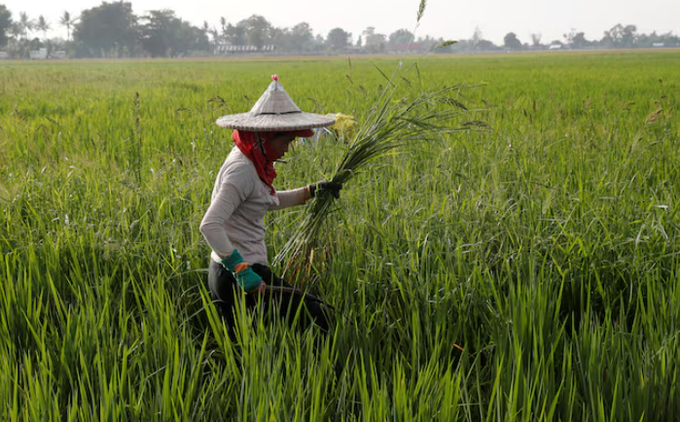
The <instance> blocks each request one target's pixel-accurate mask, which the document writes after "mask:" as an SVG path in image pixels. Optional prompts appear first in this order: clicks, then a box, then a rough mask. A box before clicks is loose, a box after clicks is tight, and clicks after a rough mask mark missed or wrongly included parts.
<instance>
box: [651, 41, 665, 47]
mask: <svg viewBox="0 0 680 422" xmlns="http://www.w3.org/2000/svg"><path fill="white" fill-rule="evenodd" d="M663 46H664V44H663V43H662V42H655V43H654V44H652V47H657V48H658V47H663Z"/></svg>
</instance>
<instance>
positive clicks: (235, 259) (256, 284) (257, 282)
mask: <svg viewBox="0 0 680 422" xmlns="http://www.w3.org/2000/svg"><path fill="white" fill-rule="evenodd" d="M222 265H224V267H225V268H226V269H228V270H229V271H231V272H232V274H234V277H235V278H236V282H237V283H238V285H239V286H241V288H242V289H243V290H245V291H246V292H248V293H251V292H254V291H255V290H259V291H260V293H261V292H263V291H264V286H265V284H264V282H263V281H262V277H260V276H259V275H257V274H256V273H255V271H253V269H252V268H250V264H248V263H247V262H243V257H242V256H241V254H240V253H239V251H238V249H234V251H233V252H232V253H231V255H229V256H228V257H227V258H224V259H223V260H222Z"/></svg>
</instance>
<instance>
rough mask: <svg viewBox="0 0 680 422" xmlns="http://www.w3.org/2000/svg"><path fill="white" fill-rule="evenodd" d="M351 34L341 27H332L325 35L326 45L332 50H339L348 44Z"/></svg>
mask: <svg viewBox="0 0 680 422" xmlns="http://www.w3.org/2000/svg"><path fill="white" fill-rule="evenodd" d="M351 37H352V34H350V33H349V32H346V31H345V30H344V29H342V28H333V29H331V30H330V32H328V35H327V36H326V45H327V46H328V47H330V48H331V49H333V50H336V51H340V50H343V49H345V48H347V47H348V46H349V44H350V39H351Z"/></svg>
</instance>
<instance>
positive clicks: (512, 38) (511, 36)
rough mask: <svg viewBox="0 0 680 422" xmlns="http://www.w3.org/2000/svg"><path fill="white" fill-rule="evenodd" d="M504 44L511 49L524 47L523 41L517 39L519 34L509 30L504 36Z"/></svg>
mask: <svg viewBox="0 0 680 422" xmlns="http://www.w3.org/2000/svg"><path fill="white" fill-rule="evenodd" d="M503 45H504V46H505V48H507V49H510V50H521V49H522V42H521V41H520V40H519V39H517V35H516V34H515V33H514V32H508V33H507V34H505V37H503Z"/></svg>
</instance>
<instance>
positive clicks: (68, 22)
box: [59, 11, 78, 41]
mask: <svg viewBox="0 0 680 422" xmlns="http://www.w3.org/2000/svg"><path fill="white" fill-rule="evenodd" d="M77 21H78V18H71V14H70V13H69V12H67V11H64V14H63V15H61V17H60V18H59V25H61V26H63V27H65V28H66V41H69V40H70V39H71V28H72V27H73V25H74V24H75V23H76V22H77Z"/></svg>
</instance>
